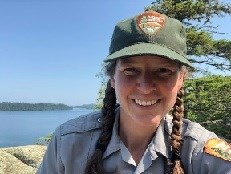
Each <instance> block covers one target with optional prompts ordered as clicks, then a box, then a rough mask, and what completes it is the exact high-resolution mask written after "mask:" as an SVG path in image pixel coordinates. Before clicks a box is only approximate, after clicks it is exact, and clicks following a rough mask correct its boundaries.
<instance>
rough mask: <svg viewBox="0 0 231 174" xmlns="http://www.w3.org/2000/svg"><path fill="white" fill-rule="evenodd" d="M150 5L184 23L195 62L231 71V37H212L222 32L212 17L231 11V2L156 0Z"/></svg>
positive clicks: (189, 50) (192, 60) (191, 54)
mask: <svg viewBox="0 0 231 174" xmlns="http://www.w3.org/2000/svg"><path fill="white" fill-rule="evenodd" d="M148 9H152V10H155V11H157V12H159V13H164V14H166V15H167V16H169V17H173V18H176V19H178V20H179V21H181V22H182V23H184V24H185V26H186V33H187V47H188V52H187V54H188V55H189V56H190V61H191V62H192V63H195V64H202V63H203V64H206V65H210V66H213V67H215V68H217V69H220V70H228V71H231V41H230V40H227V39H220V40H215V39H213V34H215V33H216V34H218V33H219V32H218V31H217V26H212V18H213V17H215V16H217V17H224V16H225V15H230V14H231V4H229V3H222V2H219V1H218V0H156V1H154V2H152V5H150V6H148V7H146V10H148ZM219 34H222V33H219Z"/></svg>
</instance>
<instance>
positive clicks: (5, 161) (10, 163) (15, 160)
mask: <svg viewBox="0 0 231 174" xmlns="http://www.w3.org/2000/svg"><path fill="white" fill-rule="evenodd" d="M45 150H46V146H42V145H28V146H19V147H9V148H0V174H35V172H36V171H37V168H38V167H39V164H40V163H41V161H42V158H43V155H44V153H45Z"/></svg>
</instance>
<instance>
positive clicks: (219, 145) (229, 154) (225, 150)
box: [204, 138, 231, 161]
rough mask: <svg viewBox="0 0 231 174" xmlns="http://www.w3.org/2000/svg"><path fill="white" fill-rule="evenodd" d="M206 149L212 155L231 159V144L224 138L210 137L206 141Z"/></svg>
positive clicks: (227, 159)
mask: <svg viewBox="0 0 231 174" xmlns="http://www.w3.org/2000/svg"><path fill="white" fill-rule="evenodd" d="M204 151H205V152H206V153H208V154H210V155H213V156H216V157H219V158H222V159H224V160H226V161H231V144H229V143H227V142H226V141H225V140H222V139H216V138H213V139H210V140H208V141H207V142H206V144H205V148H204Z"/></svg>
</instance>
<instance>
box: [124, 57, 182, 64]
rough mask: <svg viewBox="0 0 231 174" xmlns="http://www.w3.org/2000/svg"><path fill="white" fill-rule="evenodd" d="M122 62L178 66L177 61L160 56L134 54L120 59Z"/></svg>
mask: <svg viewBox="0 0 231 174" xmlns="http://www.w3.org/2000/svg"><path fill="white" fill-rule="evenodd" d="M119 62H120V64H122V65H123V64H148V65H159V66H176V65H178V63H177V62H176V61H173V60H170V59H168V58H164V57H160V56H148V55H144V56H133V57H127V58H122V59H119Z"/></svg>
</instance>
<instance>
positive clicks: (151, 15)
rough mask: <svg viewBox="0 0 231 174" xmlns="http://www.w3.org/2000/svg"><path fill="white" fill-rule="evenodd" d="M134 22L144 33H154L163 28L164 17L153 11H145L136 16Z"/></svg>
mask: <svg viewBox="0 0 231 174" xmlns="http://www.w3.org/2000/svg"><path fill="white" fill-rule="evenodd" d="M136 22H137V25H138V26H139V28H140V29H141V30H142V31H143V32H145V33H146V34H155V33H157V31H158V30H160V29H161V28H163V26H164V24H165V18H164V16H163V15H162V14H160V13H157V12H155V11H146V12H144V13H143V14H141V15H139V16H137V18H136Z"/></svg>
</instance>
